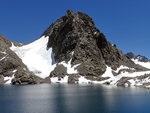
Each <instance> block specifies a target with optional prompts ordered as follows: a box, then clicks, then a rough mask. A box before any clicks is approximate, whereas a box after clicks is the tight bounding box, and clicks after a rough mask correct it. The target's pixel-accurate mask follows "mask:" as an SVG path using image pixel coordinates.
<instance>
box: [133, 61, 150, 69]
mask: <svg viewBox="0 0 150 113" xmlns="http://www.w3.org/2000/svg"><path fill="white" fill-rule="evenodd" d="M132 61H133V62H134V63H135V64H139V65H141V66H143V67H145V68H148V69H150V62H140V61H138V59H132Z"/></svg>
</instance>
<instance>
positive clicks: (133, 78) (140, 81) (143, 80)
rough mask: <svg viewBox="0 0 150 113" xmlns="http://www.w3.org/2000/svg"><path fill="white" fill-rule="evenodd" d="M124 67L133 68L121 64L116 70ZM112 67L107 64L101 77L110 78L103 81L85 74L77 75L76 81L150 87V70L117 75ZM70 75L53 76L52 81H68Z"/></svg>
mask: <svg viewBox="0 0 150 113" xmlns="http://www.w3.org/2000/svg"><path fill="white" fill-rule="evenodd" d="M122 69H131V70H134V69H133V68H128V67H126V66H120V67H119V68H118V69H117V70H116V72H118V71H119V70H122ZM112 71H114V70H112V69H111V67H108V66H107V69H106V71H105V73H104V74H103V75H102V76H101V77H107V78H108V79H105V80H101V81H96V80H94V81H92V80H89V79H87V78H86V77H83V76H76V75H74V76H76V77H77V78H78V81H77V82H75V83H78V84H106V83H107V84H108V83H109V84H110V85H118V84H121V85H122V86H142V87H146V88H150V71H143V72H132V73H129V72H122V73H120V74H118V75H116V76H114V75H113V74H112ZM68 79H69V76H65V77H64V78H59V77H53V78H51V82H52V83H68Z"/></svg>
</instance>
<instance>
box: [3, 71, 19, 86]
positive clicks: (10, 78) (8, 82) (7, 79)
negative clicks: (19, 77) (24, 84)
mask: <svg viewBox="0 0 150 113" xmlns="http://www.w3.org/2000/svg"><path fill="white" fill-rule="evenodd" d="M16 71H17V70H14V71H13V75H12V76H11V77H4V81H6V82H5V84H11V80H12V79H13V78H14V75H15V73H16Z"/></svg>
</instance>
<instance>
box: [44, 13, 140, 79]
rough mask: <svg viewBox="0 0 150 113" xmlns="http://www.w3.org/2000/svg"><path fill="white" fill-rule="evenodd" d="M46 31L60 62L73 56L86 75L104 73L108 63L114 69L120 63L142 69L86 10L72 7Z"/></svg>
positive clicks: (71, 58) (79, 68)
mask: <svg viewBox="0 0 150 113" xmlns="http://www.w3.org/2000/svg"><path fill="white" fill-rule="evenodd" d="M43 35H44V36H49V42H48V46H47V47H48V48H50V47H52V49H53V52H54V53H55V61H56V63H59V62H61V61H66V62H68V61H69V60H71V64H72V66H73V65H76V64H80V65H79V66H78V67H77V70H78V72H79V74H80V75H82V76H100V75H102V74H103V73H104V72H105V71H106V65H108V66H110V67H112V69H114V70H115V69H117V68H118V67H119V66H120V65H125V66H128V67H137V68H138V69H141V68H139V67H138V66H135V64H134V63H133V62H132V61H131V60H130V59H129V58H127V57H126V56H125V55H124V54H123V53H122V52H121V51H120V50H119V49H117V48H116V46H115V45H111V44H110V43H109V42H108V41H107V40H106V37H105V36H104V34H103V33H101V32H100V31H99V30H98V29H97V28H96V27H95V25H94V22H93V19H92V18H91V17H90V16H88V15H86V14H84V13H82V12H78V13H74V12H73V11H70V10H68V11H67V13H66V15H65V16H63V17H61V18H60V19H58V20H57V21H56V22H55V23H53V24H52V25H51V26H50V27H49V28H48V29H47V30H46V31H45V32H44V33H43ZM56 68H57V67H56ZM52 73H53V72H52ZM55 73H56V72H55ZM59 73H60V74H61V72H59ZM51 75H52V74H51ZM56 75H57V76H59V74H55V76H56Z"/></svg>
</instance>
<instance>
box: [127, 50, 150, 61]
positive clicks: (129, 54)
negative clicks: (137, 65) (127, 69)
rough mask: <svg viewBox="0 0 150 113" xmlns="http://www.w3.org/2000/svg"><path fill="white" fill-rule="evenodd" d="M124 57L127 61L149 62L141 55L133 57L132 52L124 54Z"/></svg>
mask: <svg viewBox="0 0 150 113" xmlns="http://www.w3.org/2000/svg"><path fill="white" fill-rule="evenodd" d="M126 56H127V57H128V58H129V59H137V60H138V61H140V62H149V59H148V58H146V57H145V56H142V55H137V56H136V55H134V54H133V53H132V52H128V53H127V54H126Z"/></svg>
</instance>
